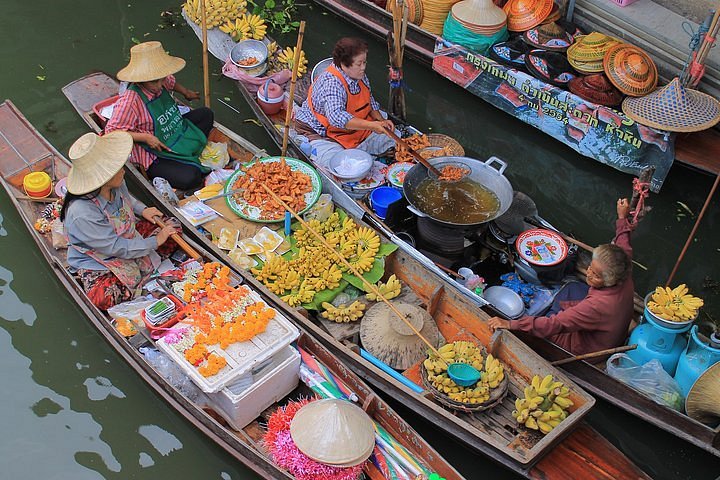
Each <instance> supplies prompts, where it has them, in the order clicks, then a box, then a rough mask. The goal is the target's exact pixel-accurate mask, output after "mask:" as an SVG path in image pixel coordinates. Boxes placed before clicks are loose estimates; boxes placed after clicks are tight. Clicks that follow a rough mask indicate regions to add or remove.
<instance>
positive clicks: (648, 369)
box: [607, 353, 685, 412]
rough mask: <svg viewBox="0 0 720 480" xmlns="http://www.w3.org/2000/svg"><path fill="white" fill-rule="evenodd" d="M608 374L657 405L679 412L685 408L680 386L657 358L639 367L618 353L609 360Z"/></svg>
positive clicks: (623, 354)
mask: <svg viewBox="0 0 720 480" xmlns="http://www.w3.org/2000/svg"><path fill="white" fill-rule="evenodd" d="M607 373H608V375H610V376H611V377H613V378H616V379H618V380H620V381H621V382H623V383H626V384H628V385H630V386H631V387H633V388H634V389H635V390H637V391H639V392H640V393H643V394H644V395H645V396H647V397H650V398H651V399H652V400H653V401H654V402H655V403H659V404H660V405H665V406H667V407H670V408H672V409H675V410H677V411H679V412H682V411H683V410H684V408H685V399H684V398H683V395H682V391H681V390H680V386H679V385H678V383H677V382H676V381H675V379H674V378H673V377H671V376H670V375H669V374H668V373H667V372H666V371H665V370H664V369H663V367H662V365H661V364H660V361H659V360H657V359H655V358H654V359H652V360H650V361H649V362H647V363H646V364H644V365H638V364H637V363H635V361H634V360H633V359H632V358H630V357H629V356H628V355H627V354H625V353H616V354H615V355H613V356H611V357H610V358H608V361H607Z"/></svg>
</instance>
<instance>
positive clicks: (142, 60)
mask: <svg viewBox="0 0 720 480" xmlns="http://www.w3.org/2000/svg"><path fill="white" fill-rule="evenodd" d="M183 68H185V60H183V59H182V58H178V57H172V56H170V55H168V54H167V52H165V49H164V48H163V46H162V43H160V42H145V43H140V44H138V45H135V46H134V47H132V48H131V49H130V63H128V64H127V66H126V67H125V68H123V69H122V70H120V71H119V72H118V73H117V78H118V80H121V81H123V82H151V81H153V80H159V79H161V78H165V77H167V76H168V75H172V74H174V73H177V72H179V71H180V70H182V69H183Z"/></svg>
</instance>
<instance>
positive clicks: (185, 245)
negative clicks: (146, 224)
mask: <svg viewBox="0 0 720 480" xmlns="http://www.w3.org/2000/svg"><path fill="white" fill-rule="evenodd" d="M153 220H155V225H157V226H158V227H160V228H165V227H166V226H167V224H166V223H165V222H163V221H162V219H161V218H160V217H153ZM170 238H172V239H173V240H175V243H177V244H178V246H179V247H180V248H182V249H183V251H184V252H185V253H187V254H188V255H190V257H192V258H193V259H194V260H197V261H201V260H202V257H201V256H200V254H199V253H198V252H197V251H196V250H195V249H194V248H192V247H191V246H190V244H189V243H187V242H186V241H185V239H184V238H182V237H181V236H180V235H179V234H177V233H173V234H172V235H170Z"/></svg>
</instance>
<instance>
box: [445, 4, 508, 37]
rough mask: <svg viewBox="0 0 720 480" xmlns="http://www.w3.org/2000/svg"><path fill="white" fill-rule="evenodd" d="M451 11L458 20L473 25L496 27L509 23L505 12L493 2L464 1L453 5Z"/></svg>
mask: <svg viewBox="0 0 720 480" xmlns="http://www.w3.org/2000/svg"><path fill="white" fill-rule="evenodd" d="M451 11H452V14H453V16H454V17H455V18H456V19H457V20H459V21H461V22H464V23H470V24H473V25H480V26H488V27H496V26H498V25H499V26H504V25H505V23H506V22H507V14H506V13H505V11H503V9H502V8H500V7H498V6H497V5H495V4H494V3H493V1H492V0H462V1H461V2H458V3H456V4H455V5H453V6H452V9H451ZM498 30H499V29H498Z"/></svg>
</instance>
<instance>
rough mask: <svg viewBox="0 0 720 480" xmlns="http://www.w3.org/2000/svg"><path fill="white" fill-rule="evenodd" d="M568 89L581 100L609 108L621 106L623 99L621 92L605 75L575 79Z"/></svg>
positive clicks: (571, 81)
mask: <svg viewBox="0 0 720 480" xmlns="http://www.w3.org/2000/svg"><path fill="white" fill-rule="evenodd" d="M568 89H569V90H570V91H571V92H572V93H574V94H575V95H577V96H578V97H580V98H583V99H585V100H587V101H589V102H592V103H597V104H598V105H606V106H608V107H614V106H617V105H620V102H622V99H623V95H622V93H620V90H618V89H617V88H615V86H614V85H613V84H612V83H610V80H608V79H607V77H606V76H605V74H603V73H596V74H594V75H587V76H585V77H576V78H573V79H572V80H570V82H569V83H568Z"/></svg>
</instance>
